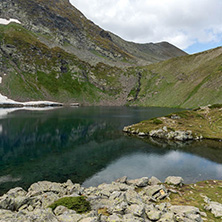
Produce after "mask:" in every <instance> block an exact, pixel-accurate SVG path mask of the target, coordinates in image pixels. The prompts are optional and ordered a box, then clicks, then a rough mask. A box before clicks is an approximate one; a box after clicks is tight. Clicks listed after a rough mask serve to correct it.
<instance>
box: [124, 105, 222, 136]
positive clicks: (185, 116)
mask: <svg viewBox="0 0 222 222" xmlns="http://www.w3.org/2000/svg"><path fill="white" fill-rule="evenodd" d="M221 108H222V105H220V104H216V105H212V106H206V107H202V108H198V109H195V110H184V111H181V112H176V113H171V114H169V115H167V116H164V117H158V118H153V119H150V120H144V121H142V122H140V123H137V124H134V125H132V126H129V127H127V129H128V132H132V133H135V132H136V133H149V132H150V131H152V130H157V129H163V127H166V129H167V131H173V132H175V131H188V130H189V131H191V132H192V135H193V137H194V138H196V139H199V138H203V139H213V140H221V139H222V133H221V132H222V109H221Z"/></svg>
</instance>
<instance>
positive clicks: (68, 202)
mask: <svg viewBox="0 0 222 222" xmlns="http://www.w3.org/2000/svg"><path fill="white" fill-rule="evenodd" d="M58 206H64V207H66V208H68V209H70V210H75V211H76V212H77V213H86V212H88V211H90V203H89V201H87V200H86V198H85V197H83V196H79V197H64V198H61V199H59V200H57V201H55V202H54V203H53V204H51V205H50V206H49V208H51V209H52V210H54V209H55V208H56V207H58Z"/></svg>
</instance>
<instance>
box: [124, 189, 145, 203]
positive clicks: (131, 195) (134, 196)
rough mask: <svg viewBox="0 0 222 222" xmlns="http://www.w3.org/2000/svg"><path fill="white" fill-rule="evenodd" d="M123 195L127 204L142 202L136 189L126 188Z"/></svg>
mask: <svg viewBox="0 0 222 222" xmlns="http://www.w3.org/2000/svg"><path fill="white" fill-rule="evenodd" d="M125 195H126V201H127V203H128V204H142V199H141V197H140V195H139V194H138V193H137V192H136V191H134V190H128V191H127V192H126V194H125Z"/></svg>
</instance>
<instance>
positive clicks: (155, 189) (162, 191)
mask: <svg viewBox="0 0 222 222" xmlns="http://www.w3.org/2000/svg"><path fill="white" fill-rule="evenodd" d="M143 192H144V195H145V198H146V199H147V200H151V201H158V200H162V199H164V198H165V197H167V195H168V194H167V190H166V188H165V186H163V185H153V186H148V187H146V188H144V191H143Z"/></svg>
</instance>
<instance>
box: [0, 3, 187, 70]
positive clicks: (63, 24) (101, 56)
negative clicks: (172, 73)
mask: <svg viewBox="0 0 222 222" xmlns="http://www.w3.org/2000/svg"><path fill="white" fill-rule="evenodd" d="M0 17H1V18H15V19H18V20H19V21H20V22H21V23H22V25H23V27H25V28H26V29H28V30H30V31H32V32H34V33H36V34H38V38H39V40H40V41H42V42H43V43H45V44H46V45H47V46H49V47H55V46H59V47H62V48H63V49H64V50H65V51H67V52H69V53H72V54H74V55H76V56H77V57H78V58H80V59H81V60H84V61H87V62H90V63H91V64H96V63H98V62H103V63H106V64H111V65H113V64H115V65H118V66H123V65H124V66H126V65H132V64H134V63H136V64H137V63H138V64H150V63H153V62H157V61H162V60H165V59H169V58H172V57H175V56H181V55H185V54H186V53H185V52H183V51H181V50H180V49H178V48H176V47H175V46H173V45H170V44H169V43H168V44H167V46H166V44H165V43H160V44H153V43H150V44H135V43H130V42H126V41H124V40H122V39H121V38H119V37H117V36H115V35H114V34H112V33H110V32H107V31H105V30H103V29H101V28H100V27H98V26H97V25H95V24H94V23H93V22H91V21H89V20H88V19H87V18H86V17H85V16H84V15H83V14H82V13H81V12H79V11H78V10H77V9H76V8H75V7H74V6H72V5H71V4H70V3H69V1H68V0H47V1H43V0H2V1H1V2H0Z"/></svg>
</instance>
